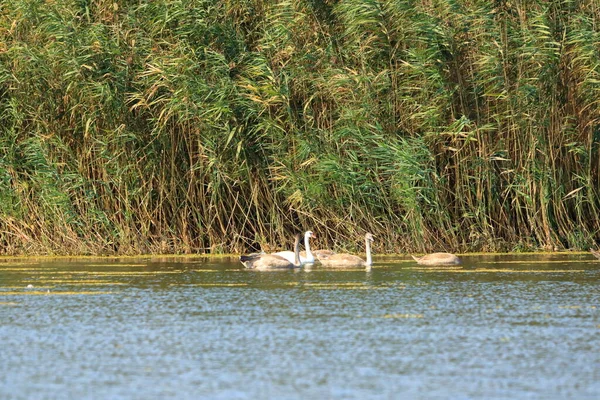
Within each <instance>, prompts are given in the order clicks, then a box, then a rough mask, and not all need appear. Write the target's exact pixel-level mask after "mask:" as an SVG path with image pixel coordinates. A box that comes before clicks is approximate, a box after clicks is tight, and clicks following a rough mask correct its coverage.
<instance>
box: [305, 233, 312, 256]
mask: <svg viewBox="0 0 600 400" xmlns="http://www.w3.org/2000/svg"><path fill="white" fill-rule="evenodd" d="M304 248H305V249H306V258H307V259H309V260H310V259H312V258H313V256H312V253H311V251H310V244H309V240H308V236H304Z"/></svg>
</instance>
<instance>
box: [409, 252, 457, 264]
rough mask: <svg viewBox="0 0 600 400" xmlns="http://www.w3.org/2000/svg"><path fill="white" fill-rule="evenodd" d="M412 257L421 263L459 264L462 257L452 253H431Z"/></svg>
mask: <svg viewBox="0 0 600 400" xmlns="http://www.w3.org/2000/svg"><path fill="white" fill-rule="evenodd" d="M412 258H414V259H415V261H416V262H417V264H420V265H459V264H460V263H461V261H460V258H458V257H457V256H455V255H454V254H450V253H431V254H426V255H424V256H423V257H415V256H412Z"/></svg>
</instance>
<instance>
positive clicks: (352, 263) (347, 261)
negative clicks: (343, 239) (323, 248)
mask: <svg viewBox="0 0 600 400" xmlns="http://www.w3.org/2000/svg"><path fill="white" fill-rule="evenodd" d="M372 241H373V235H372V234H370V233H367V234H366V235H365V248H366V253H367V259H366V260H363V259H362V258H360V257H358V256H355V255H353V254H343V253H342V254H331V255H330V256H329V257H325V258H320V259H319V260H320V261H321V264H322V265H323V266H324V267H335V268H352V267H370V266H371V265H373V260H372V258H371V242H372Z"/></svg>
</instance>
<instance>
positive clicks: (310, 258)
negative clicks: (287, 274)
mask: <svg viewBox="0 0 600 400" xmlns="http://www.w3.org/2000/svg"><path fill="white" fill-rule="evenodd" d="M312 237H316V236H315V234H314V233H313V232H312V231H306V232H305V233H304V248H305V249H306V253H304V252H302V253H304V254H302V253H300V263H301V264H312V263H314V262H315V256H314V255H313V253H312V252H311V251H310V243H309V240H308V239H310V238H312ZM273 255H276V256H280V257H283V258H285V259H286V260H288V261H289V262H294V257H295V256H294V252H293V251H289V250H286V251H278V252H277V253H273Z"/></svg>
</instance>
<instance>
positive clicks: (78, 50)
mask: <svg viewBox="0 0 600 400" xmlns="http://www.w3.org/2000/svg"><path fill="white" fill-rule="evenodd" d="M599 26H600V7H599V6H598V5H597V4H596V2H594V1H591V0H587V1H586V0H584V1H577V2H575V1H572V0H561V1H555V2H545V1H512V2H504V1H503V2H489V1H466V0H437V1H426V2H417V1H406V2H399V1H392V0H345V1H333V0H325V1H320V2H319V1H312V0H299V1H290V0H283V1H275V0H227V1H222V2H215V1H210V0H157V1H151V2H126V1H113V0H111V1H107V0H94V1H65V2H58V1H43V0H11V1H10V2H8V3H7V4H3V5H1V6H0V155H1V157H0V216H1V218H0V243H1V244H2V246H1V247H0V249H1V250H0V252H1V253H4V254H137V253H198V252H199V253H223V252H240V251H246V250H248V249H251V248H254V249H257V248H264V249H266V250H268V249H271V248H280V247H289V246H290V243H289V242H290V239H289V238H290V237H291V236H292V233H293V232H295V231H298V230H306V229H312V230H313V231H315V232H316V233H317V235H318V243H317V245H318V246H334V247H336V248H347V249H350V250H356V251H359V250H361V249H360V247H358V248H354V246H360V241H359V240H357V238H358V237H359V236H360V235H362V234H363V233H364V232H365V231H370V232H372V233H373V234H375V236H376V237H377V238H378V241H377V243H376V248H375V250H376V251H380V252H383V251H386V252H409V251H410V252H412V251H430V250H442V249H443V250H451V251H476V250H485V251H498V250H531V249H555V248H557V249H563V248H575V249H586V248H589V247H592V246H595V244H596V242H597V241H598V232H600V222H599V221H600V218H599V213H600V203H599V200H598V183H597V182H598V181H599V164H600V157H599V153H598V143H599V140H600V128H599V126H600V125H599V120H600V106H599V101H598V99H599V98H600V50H599V49H600V28H599Z"/></svg>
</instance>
